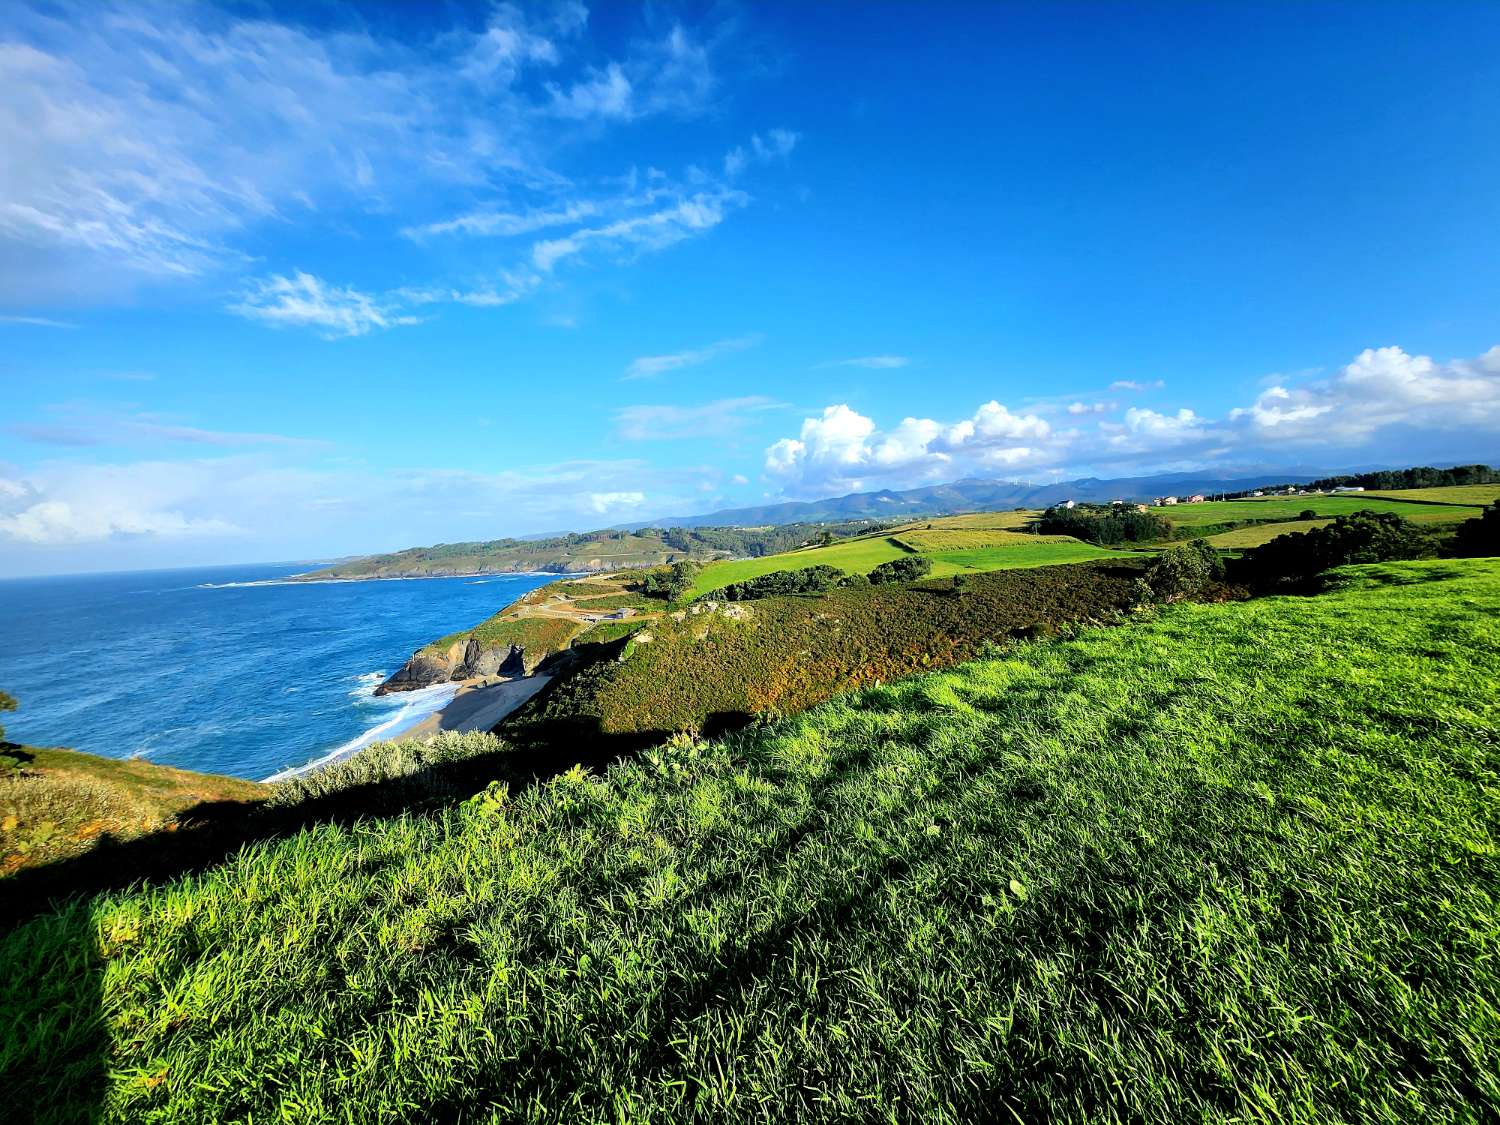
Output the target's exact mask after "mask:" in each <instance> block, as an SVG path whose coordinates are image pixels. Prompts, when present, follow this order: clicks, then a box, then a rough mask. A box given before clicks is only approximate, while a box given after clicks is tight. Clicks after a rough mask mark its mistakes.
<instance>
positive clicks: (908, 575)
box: [869, 555, 932, 586]
mask: <svg viewBox="0 0 1500 1125" xmlns="http://www.w3.org/2000/svg"><path fill="white" fill-rule="evenodd" d="M931 570H932V560H931V559H926V558H923V557H922V556H921V555H905V556H903V557H901V558H899V559H892V560H891V561H890V562H883V563H881V564H880V565H879V566H877V567H876V568H875V569H874V570H872V571H870V574H869V578H870V585H872V586H883V585H885V583H887V582H915V581H916V580H917V579H918V578H923V577H925V576H926V575H927V574H928V573H929V572H930V571H931Z"/></svg>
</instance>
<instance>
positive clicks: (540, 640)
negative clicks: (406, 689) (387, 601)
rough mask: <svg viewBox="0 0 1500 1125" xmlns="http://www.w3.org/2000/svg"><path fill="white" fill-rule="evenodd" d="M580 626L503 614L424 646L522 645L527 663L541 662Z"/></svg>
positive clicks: (439, 648)
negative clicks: (468, 643)
mask: <svg viewBox="0 0 1500 1125" xmlns="http://www.w3.org/2000/svg"><path fill="white" fill-rule="evenodd" d="M579 628H580V623H579V622H577V621H571V620H569V619H568V618H565V617H514V616H509V615H508V614H507V613H506V611H504V610H502V611H501V612H500V613H497V614H495V615H494V616H493V617H489V618H486V619H485V620H484V621H481V622H480V623H479V624H478V625H476V626H474V628H472V629H465V630H464V631H463V632H461V633H452V634H450V635H448V636H446V637H443V638H442V639H441V640H436V641H433V642H432V643H431V644H429V645H427V646H425V648H424V649H423V651H425V652H443V651H446V650H447V649H448V648H450V647H451V646H453V645H455V644H457V643H459V642H467V641H468V639H469V638H470V637H473V638H474V639H475V640H477V641H478V642H479V643H480V644H481V645H484V646H486V647H490V646H494V647H499V646H502V645H520V646H521V647H522V648H524V649H525V650H526V654H527V662H528V664H529V663H531V658H532V656H533V655H535V657H536V659H538V660H540V659H541V657H542V656H544V655H546V654H547V653H549V652H557V651H559V650H561V649H563V648H566V647H567V644H568V640H569V639H570V638H571V637H572V636H573V635H574V634H575V633H577V632H578V631H579Z"/></svg>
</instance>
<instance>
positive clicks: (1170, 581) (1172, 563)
mask: <svg viewBox="0 0 1500 1125" xmlns="http://www.w3.org/2000/svg"><path fill="white" fill-rule="evenodd" d="M1223 577H1224V560H1223V559H1222V558H1220V556H1219V552H1218V551H1216V550H1214V548H1213V547H1211V546H1210V545H1209V544H1207V543H1205V542H1204V541H1203V540H1202V539H1194V540H1193V541H1192V542H1190V543H1184V544H1182V545H1181V546H1178V547H1168V548H1167V549H1166V550H1165V551H1163V552H1162V553H1161V554H1160V555H1158V556H1157V559H1156V561H1155V562H1154V563H1152V564H1151V565H1150V566H1149V567H1147V569H1146V576H1145V578H1144V579H1143V581H1144V582H1145V583H1146V585H1147V587H1149V589H1150V592H1151V597H1152V599H1153V600H1155V601H1162V602H1170V601H1176V600H1177V599H1179V598H1186V597H1190V596H1192V595H1193V594H1197V593H1200V592H1201V591H1202V590H1204V589H1205V588H1206V587H1207V586H1208V585H1209V584H1210V583H1212V582H1216V581H1218V580H1219V579H1221V578H1223Z"/></svg>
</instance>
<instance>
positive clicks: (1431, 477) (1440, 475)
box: [1307, 465, 1500, 489]
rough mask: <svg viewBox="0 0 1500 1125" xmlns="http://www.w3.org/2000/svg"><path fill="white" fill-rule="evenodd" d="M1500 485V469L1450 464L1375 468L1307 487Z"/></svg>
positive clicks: (1330, 478) (1396, 487)
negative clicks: (1438, 467)
mask: <svg viewBox="0 0 1500 1125" xmlns="http://www.w3.org/2000/svg"><path fill="white" fill-rule="evenodd" d="M1472 484H1500V469H1494V468H1491V467H1490V466H1489V465H1454V466H1451V467H1450V468H1446V469H1434V468H1433V467H1432V466H1430V465H1422V466H1418V467H1417V468H1413V469H1377V470H1376V471H1375V472H1372V473H1354V474H1352V475H1347V476H1341V477H1324V478H1323V479H1322V480H1315V481H1313V482H1312V483H1311V484H1309V485H1308V486H1307V487H1308V488H1325V489H1326V488H1378V489H1398V488H1399V489H1407V488H1451V487H1453V486H1455V485H1472Z"/></svg>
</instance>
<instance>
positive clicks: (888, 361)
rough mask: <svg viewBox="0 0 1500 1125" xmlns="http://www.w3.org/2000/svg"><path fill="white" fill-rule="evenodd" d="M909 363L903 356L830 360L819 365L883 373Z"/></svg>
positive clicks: (907, 358)
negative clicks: (858, 368) (859, 368)
mask: <svg viewBox="0 0 1500 1125" xmlns="http://www.w3.org/2000/svg"><path fill="white" fill-rule="evenodd" d="M909 363H911V358H910V357H909V356H904V355H861V356H855V357H854V358H853V359H830V360H828V361H827V362H826V363H820V364H818V366H819V367H820V368H822V367H867V368H869V369H871V370H873V371H885V370H889V369H891V368H896V367H905V366H907V365H908V364H909Z"/></svg>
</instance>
